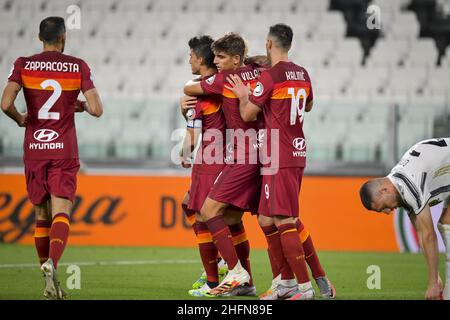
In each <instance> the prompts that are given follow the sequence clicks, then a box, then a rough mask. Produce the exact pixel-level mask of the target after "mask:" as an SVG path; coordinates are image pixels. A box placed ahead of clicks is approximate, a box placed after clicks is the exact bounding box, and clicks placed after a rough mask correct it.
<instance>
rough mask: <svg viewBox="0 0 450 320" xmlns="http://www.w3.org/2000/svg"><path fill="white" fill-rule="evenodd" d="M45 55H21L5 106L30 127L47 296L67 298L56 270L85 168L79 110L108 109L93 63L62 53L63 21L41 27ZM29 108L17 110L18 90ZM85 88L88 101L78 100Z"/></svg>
mask: <svg viewBox="0 0 450 320" xmlns="http://www.w3.org/2000/svg"><path fill="white" fill-rule="evenodd" d="M39 39H40V40H41V41H42V42H43V46H44V50H43V52H42V53H39V54H36V55H33V56H30V57H20V58H18V59H17V60H16V61H15V63H14V67H13V69H12V71H11V73H10V75H9V77H8V81H9V82H8V84H7V85H6V87H5V89H4V91H3V95H2V100H1V108H2V110H3V111H4V112H5V113H6V115H7V116H9V117H10V118H11V119H13V120H14V121H15V122H16V123H17V124H18V125H19V126H20V127H25V128H26V129H25V140H24V145H23V147H24V164H25V176H26V183H27V192H28V197H29V199H30V201H31V202H32V203H33V205H34V210H35V212H36V229H35V234H34V237H35V245H36V249H37V253H38V256H39V261H40V263H41V270H42V272H43V273H44V276H45V289H44V296H45V297H47V298H48V299H58V300H59V299H64V298H65V297H66V294H65V292H64V291H63V290H62V288H61V285H60V283H59V281H58V278H57V275H56V270H57V268H58V262H59V259H60V258H61V256H62V254H63V251H64V248H65V246H66V244H67V239H68V236H69V226H70V223H69V220H70V212H71V210H72V204H73V199H74V197H75V191H76V185H77V172H78V170H79V167H80V163H79V160H78V146H77V137H76V131H75V122H74V112H76V111H77V112H82V111H84V110H86V111H87V112H88V113H89V114H91V115H92V116H95V117H99V116H101V114H102V113H103V107H102V103H101V101H100V97H99V95H98V93H97V90H96V89H95V87H94V83H93V82H92V77H91V72H90V69H89V67H88V65H87V64H86V63H85V62H84V61H83V60H81V59H79V58H75V57H72V56H69V55H65V54H63V52H64V45H65V40H66V30H65V25H64V19H63V18H60V17H49V18H46V19H44V20H43V21H42V22H41V23H40V26H39ZM22 88H23V94H24V96H25V100H26V103H27V112H26V113H25V114H21V113H19V112H18V111H17V109H16V107H15V105H14V101H15V99H16V97H17V94H18V93H19V91H20V90H21V89H22ZM80 90H81V91H82V92H83V94H84V96H85V98H86V100H87V104H86V103H85V102H81V101H77V97H78V94H79V92H80Z"/></svg>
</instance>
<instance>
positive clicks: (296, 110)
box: [288, 88, 307, 126]
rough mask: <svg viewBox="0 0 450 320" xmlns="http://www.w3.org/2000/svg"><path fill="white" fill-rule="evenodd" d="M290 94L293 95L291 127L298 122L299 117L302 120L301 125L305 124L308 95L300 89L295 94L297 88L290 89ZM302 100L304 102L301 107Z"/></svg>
mask: <svg viewBox="0 0 450 320" xmlns="http://www.w3.org/2000/svg"><path fill="white" fill-rule="evenodd" d="M288 94H290V95H291V126H293V125H295V123H296V122H297V115H298V117H299V119H300V123H302V122H303V115H304V112H305V106H306V98H307V95H306V91H305V89H303V88H302V89H299V90H298V91H297V92H295V88H288ZM300 99H301V100H302V106H301V107H300Z"/></svg>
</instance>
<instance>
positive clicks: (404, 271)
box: [0, 244, 444, 300]
mask: <svg viewBox="0 0 450 320" xmlns="http://www.w3.org/2000/svg"><path fill="white" fill-rule="evenodd" d="M319 257H320V259H321V262H322V265H323V266H324V268H325V270H326V272H327V274H328V277H329V278H330V279H331V281H332V282H333V284H334V286H335V287H336V290H337V298H338V299H422V298H423V296H424V293H425V290H426V285H427V272H426V266H425V260H424V258H423V256H422V255H420V254H417V255H416V254H393V253H347V252H320V253H319ZM443 259H444V258H443V256H441V275H444V269H443ZM36 261H37V257H36V254H35V248H34V247H33V246H21V245H6V244H1V245H0V288H1V290H0V299H43V296H42V290H43V284H44V280H43V277H42V275H41V273H40V271H39V269H38V266H37V263H36ZM60 263H61V265H60V266H59V268H58V275H59V279H60V281H61V283H62V285H63V288H64V289H65V290H66V291H67V292H68V294H69V297H70V299H152V300H155V299H176V300H184V299H198V298H193V297H190V296H189V295H188V294H187V291H188V290H189V289H190V288H191V285H192V283H193V282H195V280H197V278H198V276H199V275H200V268H201V265H200V262H199V259H198V252H197V251H196V249H177V248H146V247H75V246H69V247H68V248H67V249H66V251H65V253H64V256H63V258H62V260H61V262H60ZM251 263H252V270H253V276H254V281H255V285H256V288H257V292H258V294H260V293H262V292H263V291H265V290H266V289H267V288H268V286H269V285H270V281H271V272H270V267H269V262H268V258H267V253H266V251H264V250H253V251H252V252H251ZM33 264H34V266H33ZM71 264H74V265H78V266H79V267H80V270H81V277H80V284H81V288H80V289H72V290H69V289H67V279H68V278H70V277H71V275H72V274H68V273H66V272H67V269H68V265H71ZM370 265H377V266H379V267H380V271H381V289H379V290H378V289H374V290H369V289H368V288H367V279H368V278H369V276H370V275H371V274H368V273H367V268H368V267H369V266H370ZM72 279H73V278H72ZM72 283H75V282H73V281H72ZM316 293H318V290H317V288H316ZM247 299H248V298H247ZM251 299H255V298H251Z"/></svg>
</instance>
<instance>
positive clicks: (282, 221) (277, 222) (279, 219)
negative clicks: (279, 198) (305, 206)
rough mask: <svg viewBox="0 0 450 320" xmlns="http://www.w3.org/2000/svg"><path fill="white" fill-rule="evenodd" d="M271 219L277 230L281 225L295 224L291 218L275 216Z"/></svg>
mask: <svg viewBox="0 0 450 320" xmlns="http://www.w3.org/2000/svg"><path fill="white" fill-rule="evenodd" d="M273 219H274V222H275V225H276V226H277V228H278V227H279V226H281V225H282V224H286V223H295V222H294V218H292V217H284V216H275V217H274V218H273Z"/></svg>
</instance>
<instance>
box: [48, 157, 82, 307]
mask: <svg viewBox="0 0 450 320" xmlns="http://www.w3.org/2000/svg"><path fill="white" fill-rule="evenodd" d="M79 169H80V163H79V161H78V159H69V160H53V161H51V163H50V164H49V165H48V169H47V185H48V189H49V193H50V194H51V199H50V201H51V202H50V203H51V210H52V226H51V228H50V250H49V259H48V260H47V261H46V262H45V263H44V264H43V265H42V267H41V270H42V271H43V272H44V275H45V277H46V282H47V288H48V290H49V292H50V294H51V296H52V298H54V299H58V300H59V299H64V298H65V292H64V291H63V290H62V288H61V286H60V283H59V281H58V277H57V274H56V270H57V268H58V263H59V260H60V258H61V256H62V254H63V252H64V249H65V247H66V245H67V240H68V237H69V230H70V212H71V211H72V206H73V200H74V198H75V191H76V186H77V173H78V170H79Z"/></svg>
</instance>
